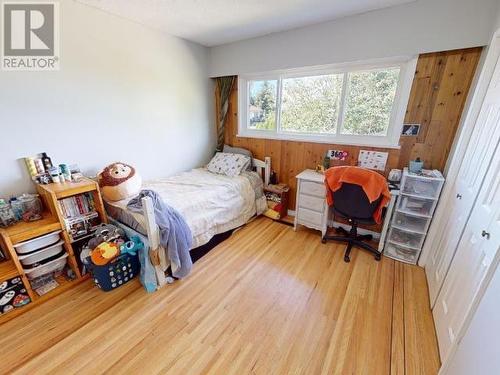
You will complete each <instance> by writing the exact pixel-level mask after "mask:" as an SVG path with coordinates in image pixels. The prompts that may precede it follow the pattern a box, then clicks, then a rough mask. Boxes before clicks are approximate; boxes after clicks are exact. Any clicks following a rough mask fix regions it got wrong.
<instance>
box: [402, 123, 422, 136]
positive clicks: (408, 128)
mask: <svg viewBox="0 0 500 375" xmlns="http://www.w3.org/2000/svg"><path fill="white" fill-rule="evenodd" d="M419 131H420V124H404V125H403V131H402V132H401V135H405V136H415V135H418V132H419Z"/></svg>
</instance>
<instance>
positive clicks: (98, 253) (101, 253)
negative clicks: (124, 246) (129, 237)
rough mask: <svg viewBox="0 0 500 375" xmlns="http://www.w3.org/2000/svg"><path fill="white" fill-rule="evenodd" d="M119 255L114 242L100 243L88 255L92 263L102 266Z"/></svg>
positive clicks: (118, 249) (117, 247)
mask: <svg viewBox="0 0 500 375" xmlns="http://www.w3.org/2000/svg"><path fill="white" fill-rule="evenodd" d="M118 255H120V246H119V245H118V244H117V243H115V242H102V243H101V244H99V245H97V247H96V248H95V249H94V250H92V252H91V253H90V259H92V263H94V264H95V265H98V266H104V265H105V264H108V263H109V262H110V261H111V260H113V259H114V258H116V257H117V256H118Z"/></svg>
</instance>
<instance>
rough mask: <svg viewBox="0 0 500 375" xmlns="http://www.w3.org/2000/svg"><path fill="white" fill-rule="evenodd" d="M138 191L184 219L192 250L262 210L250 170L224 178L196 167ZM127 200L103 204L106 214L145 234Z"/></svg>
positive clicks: (146, 184)
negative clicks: (148, 193)
mask: <svg viewBox="0 0 500 375" xmlns="http://www.w3.org/2000/svg"><path fill="white" fill-rule="evenodd" d="M142 188H143V189H150V190H154V191H156V192H157V193H158V194H159V195H160V197H161V198H162V199H163V200H164V202H165V203H166V204H168V205H170V206H171V207H173V208H175V209H176V210H177V211H178V212H179V213H180V214H181V215H182V216H183V217H184V219H185V220H186V223H187V224H188V226H189V228H190V229H191V233H192V235H193V246H192V247H193V248H196V247H199V246H201V245H204V244H205V243H207V242H208V241H209V240H210V239H211V238H212V237H213V236H214V235H216V234H219V233H223V232H227V231H228V230H231V229H234V228H237V227H239V226H242V225H243V224H245V223H247V222H248V220H250V219H251V218H252V217H253V216H254V215H256V214H257V215H259V214H261V213H262V212H264V210H265V208H266V199H265V196H264V193H263V182H262V179H261V178H260V176H259V175H258V174H257V173H255V172H251V171H245V172H243V173H242V174H241V175H239V176H235V177H228V176H224V175H219V174H214V173H211V172H209V171H208V170H207V169H205V168H197V169H193V170H191V171H189V172H184V173H181V174H179V175H176V176H172V177H167V178H161V179H156V180H152V181H148V182H144V183H143V186H142ZM129 201H130V199H124V200H122V201H118V202H105V205H106V211H107V212H108V214H109V215H110V216H111V217H112V218H114V219H115V220H117V221H119V222H121V223H123V224H125V225H127V226H128V227H130V228H132V229H134V230H136V231H137V232H139V233H141V234H144V235H146V229H145V228H146V225H145V219H144V217H143V215H142V214H140V213H136V212H132V211H130V210H128V209H127V204H128V202H129Z"/></svg>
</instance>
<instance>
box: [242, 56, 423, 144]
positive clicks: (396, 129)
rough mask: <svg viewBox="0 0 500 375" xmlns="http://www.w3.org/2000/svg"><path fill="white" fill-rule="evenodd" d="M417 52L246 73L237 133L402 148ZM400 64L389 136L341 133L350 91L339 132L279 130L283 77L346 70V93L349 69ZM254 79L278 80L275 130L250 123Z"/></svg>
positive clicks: (344, 84)
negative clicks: (399, 55)
mask: <svg viewBox="0 0 500 375" xmlns="http://www.w3.org/2000/svg"><path fill="white" fill-rule="evenodd" d="M417 58H418V57H417V56H411V57H409V56H402V57H394V58H390V59H376V60H370V61H363V62H357V63H343V64H334V65H322V66H315V67H307V68H296V69H286V70H276V71H270V72H263V73H252V74H245V75H241V76H239V77H238V92H239V93H240V94H239V95H238V107H239V111H238V134H237V137H245V138H261V139H277V140H289V141H300V142H314V143H330V144H345V145H353V146H375V147H384V148H400V146H399V137H400V135H401V130H402V128H403V122H404V117H405V114H406V108H407V105H408V99H409V97H410V90H411V86H412V83H413V78H414V74H415V69H416V66H417ZM391 67H394V68H395V67H398V68H399V69H400V74H399V81H398V85H397V87H396V93H395V95H394V105H393V107H392V111H391V116H390V120H389V127H388V130H387V135H386V136H368V135H345V134H340V127H341V124H342V121H343V116H344V115H345V111H344V110H343V108H342V107H343V106H345V104H346V103H345V102H346V97H347V95H346V94H344V95H343V96H342V98H341V108H340V110H341V112H340V118H339V121H338V123H337V134H334V135H332V134H311V133H295V132H293V133H292V132H285V131H280V130H279V117H280V115H281V108H280V106H279V105H278V103H280V100H281V99H280V98H281V90H282V82H281V81H282V80H283V79H286V78H300V77H311V76H318V75H325V74H344V80H343V86H344V87H343V89H342V93H345V92H346V91H345V90H346V89H347V85H348V82H347V79H346V77H347V73H349V72H352V71H356V72H359V71H369V70H377V69H383V68H391ZM253 80H277V81H278V85H277V93H276V102H277V105H276V120H275V121H276V126H277V129H276V130H275V131H270V130H254V129H249V128H248V127H247V124H248V107H247V103H248V98H249V94H250V85H249V84H248V83H249V81H253Z"/></svg>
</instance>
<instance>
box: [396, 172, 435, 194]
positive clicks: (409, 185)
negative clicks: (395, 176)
mask: <svg viewBox="0 0 500 375" xmlns="http://www.w3.org/2000/svg"><path fill="white" fill-rule="evenodd" d="M441 185H442V181H441V180H430V179H422V178H419V177H413V176H411V175H408V176H406V179H405V183H404V186H403V188H402V192H403V193H404V194H411V195H418V196H420V197H423V198H429V199H437V198H438V197H439V192H440V191H441Z"/></svg>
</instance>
